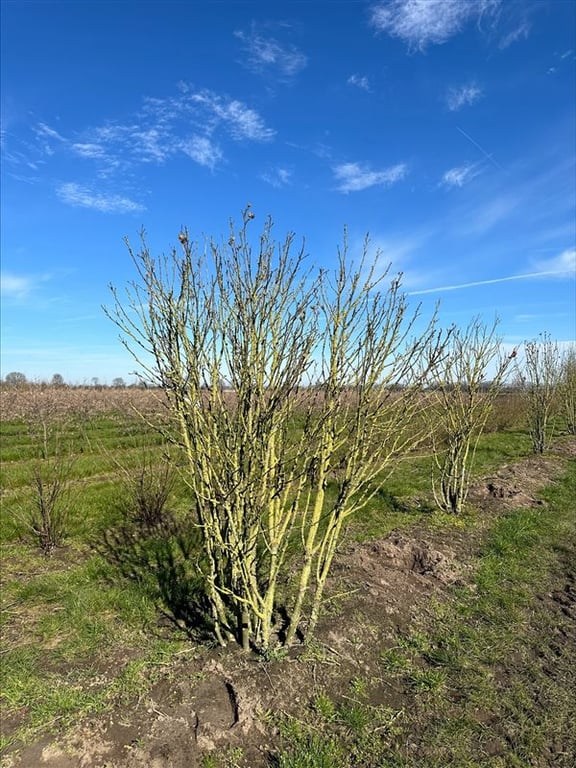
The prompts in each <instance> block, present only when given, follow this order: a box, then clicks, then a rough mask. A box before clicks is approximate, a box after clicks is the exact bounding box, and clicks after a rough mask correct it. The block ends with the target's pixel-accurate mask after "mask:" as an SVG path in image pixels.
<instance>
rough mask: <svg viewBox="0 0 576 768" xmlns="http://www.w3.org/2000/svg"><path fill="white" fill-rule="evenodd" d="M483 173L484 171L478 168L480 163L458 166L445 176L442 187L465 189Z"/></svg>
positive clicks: (441, 182) (441, 183)
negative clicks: (464, 187) (466, 185)
mask: <svg viewBox="0 0 576 768" xmlns="http://www.w3.org/2000/svg"><path fill="white" fill-rule="evenodd" d="M481 172H482V171H481V170H480V169H479V168H478V163H468V164H465V165H458V166H456V167H455V168H450V170H448V171H446V172H445V173H444V174H443V176H442V180H441V181H440V186H443V187H448V188H449V189H451V188H453V187H463V186H464V185H465V184H468V182H469V181H472V179H473V178H475V177H476V176H478V175H479V174H480V173H481Z"/></svg>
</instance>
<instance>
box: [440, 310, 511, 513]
mask: <svg viewBox="0 0 576 768" xmlns="http://www.w3.org/2000/svg"><path fill="white" fill-rule="evenodd" d="M496 329H497V321H495V322H494V323H493V324H492V326H486V325H485V324H484V323H483V322H481V320H480V319H479V318H475V319H473V320H472V321H471V322H470V324H469V325H468V326H467V327H466V328H465V329H460V328H454V329H453V331H452V333H451V336H450V338H449V341H448V344H447V347H446V350H445V354H444V356H443V357H442V358H441V360H440V362H439V363H438V365H436V366H435V367H434V368H432V369H431V372H430V385H431V387H430V393H429V401H430V408H429V410H428V411H427V413H428V416H429V427H430V434H431V435H432V440H433V447H434V451H433V455H434V461H435V466H436V473H435V474H434V476H433V491H434V497H435V499H436V503H437V504H438V506H439V507H440V508H441V509H443V510H444V511H447V512H450V513H453V514H459V513H460V512H462V510H463V508H464V504H465V502H466V497H467V495H468V490H469V486H470V470H471V465H472V461H473V458H474V454H475V451H476V447H477V444H478V440H479V438H480V435H481V434H482V431H483V429H484V426H485V424H486V422H487V420H488V418H489V416H490V414H491V412H492V410H493V406H494V402H495V400H496V398H497V397H498V394H499V393H500V390H501V387H502V383H503V381H504V379H505V376H506V373H507V372H508V370H509V367H510V362H511V360H512V359H513V357H515V354H516V353H515V352H514V353H513V355H512V356H505V355H503V354H502V352H501V342H500V339H499V338H498V336H497V334H496Z"/></svg>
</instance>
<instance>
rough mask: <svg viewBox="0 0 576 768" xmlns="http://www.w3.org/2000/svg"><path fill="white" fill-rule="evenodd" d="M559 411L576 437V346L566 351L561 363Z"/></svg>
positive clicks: (568, 428)
mask: <svg viewBox="0 0 576 768" xmlns="http://www.w3.org/2000/svg"><path fill="white" fill-rule="evenodd" d="M558 396H559V410H560V415H561V416H562V417H563V419H564V422H565V425H566V431H567V432H568V434H569V435H576V346H575V345H572V346H570V347H568V349H567V350H565V352H564V354H563V355H562V360H561V363H560V380H559V383H558Z"/></svg>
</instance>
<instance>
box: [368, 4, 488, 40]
mask: <svg viewBox="0 0 576 768" xmlns="http://www.w3.org/2000/svg"><path fill="white" fill-rule="evenodd" d="M499 5H500V0H388V2H384V3H378V4H377V5H375V6H373V8H372V10H371V14H370V23H371V24H372V26H373V27H374V28H375V29H376V30H377V31H378V32H385V33H386V34H388V35H390V36H391V37H398V38H400V39H401V40H403V41H404V42H405V43H406V44H407V45H408V47H409V48H410V49H411V50H420V51H424V50H425V49H426V48H427V47H428V46H429V45H441V44H442V43H445V42H446V41H447V40H449V39H450V38H451V37H453V36H454V35H456V34H458V32H460V31H461V30H462V29H463V28H464V27H465V25H466V24H468V23H469V22H470V21H472V20H480V19H481V18H482V17H484V16H486V15H492V14H495V13H496V11H497V10H498V7H499Z"/></svg>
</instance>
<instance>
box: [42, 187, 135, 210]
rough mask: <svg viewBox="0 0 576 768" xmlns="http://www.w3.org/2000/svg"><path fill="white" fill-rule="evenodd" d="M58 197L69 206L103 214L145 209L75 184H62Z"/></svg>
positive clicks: (120, 197) (128, 200) (118, 197)
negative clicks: (89, 209) (90, 209)
mask: <svg viewBox="0 0 576 768" xmlns="http://www.w3.org/2000/svg"><path fill="white" fill-rule="evenodd" d="M56 192H57V195H58V197H59V198H60V199H61V200H62V202H64V203H66V204H67V205H72V206H74V207H77V208H92V209H94V210H96V211H100V212H101V213H134V212H136V211H143V210H145V207H144V206H143V205H141V204H140V203H136V202H134V201H133V200H130V199H128V198H127V197H122V196H121V195H114V194H105V193H101V192H94V191H93V190H91V189H89V188H88V187H84V186H82V185H80V184H75V183H74V182H68V183H66V184H61V185H60V186H59V187H58V189H57V190H56Z"/></svg>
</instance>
